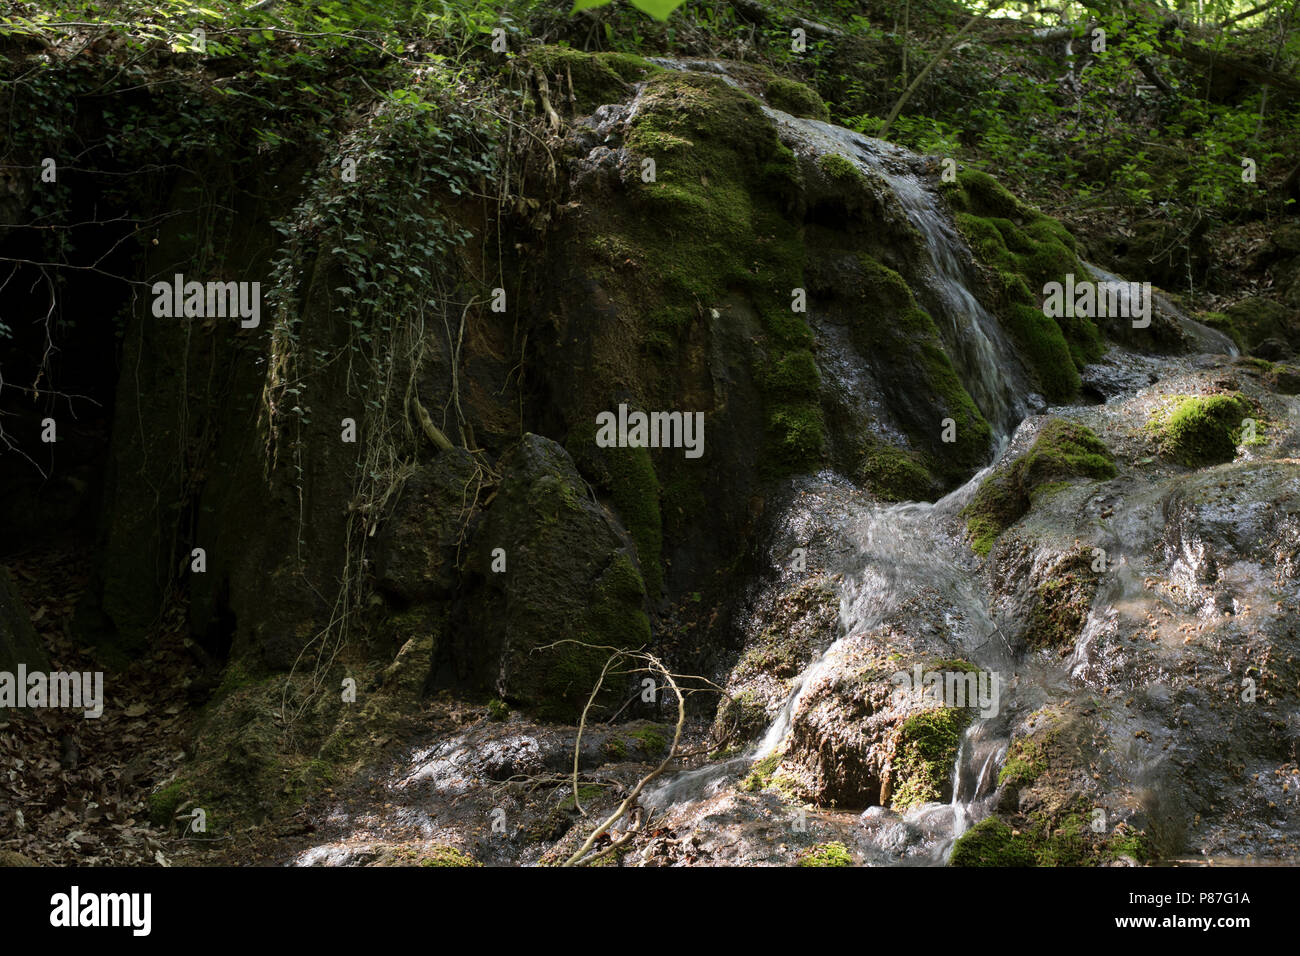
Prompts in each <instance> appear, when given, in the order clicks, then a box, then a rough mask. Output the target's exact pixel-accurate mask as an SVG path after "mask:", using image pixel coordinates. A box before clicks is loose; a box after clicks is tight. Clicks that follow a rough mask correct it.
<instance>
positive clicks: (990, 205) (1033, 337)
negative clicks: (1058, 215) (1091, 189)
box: [943, 170, 1105, 403]
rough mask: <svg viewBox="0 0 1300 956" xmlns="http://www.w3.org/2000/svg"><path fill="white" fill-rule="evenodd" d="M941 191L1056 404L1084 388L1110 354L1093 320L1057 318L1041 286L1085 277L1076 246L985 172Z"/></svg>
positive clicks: (967, 173)
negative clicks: (1084, 377) (1093, 365)
mask: <svg viewBox="0 0 1300 956" xmlns="http://www.w3.org/2000/svg"><path fill="white" fill-rule="evenodd" d="M943 192H944V194H945V196H946V197H947V199H948V202H949V204H950V205H951V206H952V208H953V210H954V212H955V215H956V220H957V225H958V227H959V228H960V229H961V232H962V234H963V235H964V236H965V237H966V241H967V242H968V243H969V244H970V247H971V250H972V251H973V252H974V253H975V256H976V258H977V259H978V260H979V261H980V262H981V263H982V264H983V265H984V266H986V267H987V268H988V269H989V270H990V271H991V273H992V276H993V279H994V281H993V286H994V290H993V291H994V295H995V296H996V297H997V314H998V317H999V319H1000V320H1001V321H1002V324H1003V325H1004V327H1005V328H1006V329H1007V331H1008V332H1009V333H1010V334H1011V336H1012V338H1013V340H1014V341H1015V342H1016V345H1017V346H1018V347H1019V349H1020V350H1021V352H1022V354H1023V356H1024V358H1025V360H1026V361H1027V363H1028V365H1029V367H1030V369H1031V370H1032V371H1033V373H1034V375H1035V377H1036V378H1037V380H1038V384H1039V386H1040V387H1041V388H1042V390H1043V395H1044V396H1045V397H1046V398H1047V399H1048V400H1049V401H1052V402H1058V403H1059V402H1065V401H1067V400H1068V399H1070V398H1072V397H1073V396H1074V395H1076V394H1077V393H1078V391H1079V385H1080V377H1079V373H1080V371H1081V370H1082V369H1083V367H1084V366H1085V365H1087V364H1088V363H1090V362H1095V361H1097V359H1099V358H1101V356H1102V355H1103V354H1104V352H1105V344H1104V342H1103V339H1102V334H1101V331H1100V330H1099V329H1098V327H1097V325H1096V323H1094V322H1093V321H1092V320H1091V319H1090V318H1086V317H1082V316H1075V317H1064V316H1063V317H1061V318H1057V319H1054V318H1052V317H1050V316H1048V315H1045V314H1044V312H1043V309H1042V308H1041V303H1040V299H1041V290H1042V289H1043V286H1044V285H1045V284H1046V283H1048V282H1060V281H1062V280H1063V279H1064V277H1065V276H1066V275H1067V274H1073V275H1075V276H1076V277H1080V278H1082V277H1084V276H1086V273H1085V271H1084V268H1083V266H1082V264H1081V263H1080V262H1079V259H1078V255H1077V244H1076V242H1075V239H1074V237H1073V236H1071V235H1070V233H1069V231H1068V230H1067V229H1066V228H1065V227H1064V226H1062V225H1061V224H1060V223H1059V222H1057V221H1056V220H1055V219H1053V218H1051V217H1050V216H1047V215H1044V214H1043V213H1041V212H1039V211H1038V210H1036V209H1033V208H1031V207H1029V206H1027V205H1026V204H1025V203H1022V202H1021V201H1020V200H1019V199H1017V198H1016V197H1015V196H1013V195H1012V194H1011V193H1010V192H1009V191H1008V190H1007V189H1006V188H1005V187H1004V186H1002V184H1001V183H999V182H998V181H997V180H996V179H994V178H993V177H992V176H990V175H989V174H988V173H983V172H979V171H976V170H964V171H962V172H960V173H958V174H957V179H956V181H955V182H953V183H946V184H944V187H943Z"/></svg>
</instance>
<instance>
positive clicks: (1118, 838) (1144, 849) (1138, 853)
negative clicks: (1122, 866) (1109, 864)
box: [1102, 824, 1155, 863]
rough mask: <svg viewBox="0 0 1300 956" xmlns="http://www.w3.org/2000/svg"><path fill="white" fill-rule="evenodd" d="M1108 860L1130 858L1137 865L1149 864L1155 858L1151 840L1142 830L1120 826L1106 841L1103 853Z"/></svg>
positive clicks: (1124, 825)
mask: <svg viewBox="0 0 1300 956" xmlns="http://www.w3.org/2000/svg"><path fill="white" fill-rule="evenodd" d="M1102 852H1103V853H1104V854H1105V857H1106V859H1108V860H1118V859H1119V858H1120V857H1125V856H1126V857H1129V858H1130V859H1132V860H1134V861H1135V862H1137V863H1147V862H1149V861H1150V860H1151V859H1152V858H1153V857H1154V856H1155V850H1154V849H1153V848H1152V846H1151V838H1150V837H1148V836H1147V835H1146V834H1145V833H1143V832H1142V831H1140V830H1134V829H1133V828H1132V827H1129V826H1127V825H1126V824H1120V825H1119V826H1117V827H1116V828H1115V832H1114V833H1113V834H1112V835H1111V836H1110V838H1109V839H1108V840H1107V841H1106V843H1105V847H1104V849H1103V851H1102Z"/></svg>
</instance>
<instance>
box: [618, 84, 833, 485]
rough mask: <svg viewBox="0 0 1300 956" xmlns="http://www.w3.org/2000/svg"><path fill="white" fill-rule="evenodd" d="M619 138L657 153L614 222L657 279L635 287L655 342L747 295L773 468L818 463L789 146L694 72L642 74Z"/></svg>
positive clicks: (737, 95)
mask: <svg viewBox="0 0 1300 956" xmlns="http://www.w3.org/2000/svg"><path fill="white" fill-rule="evenodd" d="M626 147H627V149H628V150H629V151H630V152H631V153H633V154H634V155H636V156H643V157H651V158H653V159H655V161H656V169H657V174H656V181H655V182H653V183H640V182H638V183H636V186H635V189H634V190H633V193H632V195H631V200H632V207H631V208H630V209H629V213H630V214H635V215H634V216H633V217H632V218H629V219H628V220H626V221H623V222H621V223H620V225H621V226H622V228H623V235H622V237H621V241H623V242H624V243H626V244H627V245H628V246H629V247H631V248H634V249H636V250H637V251H638V253H639V255H640V261H641V262H642V268H643V271H644V273H645V274H647V275H651V276H653V277H654V278H655V280H656V281H655V285H654V287H653V288H645V289H641V290H638V293H639V294H644V295H646V296H648V297H649V301H647V302H645V303H644V306H645V308H646V310H647V311H648V312H649V313H650V314H651V315H652V316H659V317H661V318H660V320H659V321H658V331H657V334H658V335H659V336H660V337H661V340H662V341H661V342H660V346H661V347H662V348H667V349H669V350H670V351H671V349H672V347H673V343H674V342H676V341H678V340H679V339H680V336H681V335H682V334H683V330H684V328H685V327H686V325H687V324H688V323H689V322H690V321H692V317H693V316H695V315H696V314H697V313H698V311H699V308H700V303H708V302H720V301H723V300H724V299H726V298H727V297H728V296H729V295H730V294H733V293H735V292H739V293H742V294H743V295H745V297H746V298H748V299H749V300H750V301H751V302H753V303H754V306H755V310H756V312H757V313H758V315H759V316H760V318H761V321H762V323H763V327H764V333H765V340H764V342H763V351H764V352H765V353H766V356H767V358H766V362H765V363H764V366H763V367H762V368H760V369H758V370H757V372H758V375H757V377H758V379H759V380H760V382H761V383H770V385H771V386H772V387H771V390H770V391H767V390H765V391H764V405H765V418H766V422H767V436H768V449H767V451H768V454H767V455H766V456H765V460H766V462H767V465H768V467H769V469H770V470H771V471H773V472H775V473H778V474H792V473H798V472H800V471H807V470H811V469H813V468H815V467H817V466H818V465H820V463H821V462H822V459H823V456H824V449H825V423H824V422H823V420H822V415H821V409H820V406H819V405H818V384H819V380H820V376H819V375H818V374H817V373H816V370H815V362H812V361H811V359H812V355H811V351H810V348H811V346H812V344H813V336H812V332H811V330H810V329H809V328H808V325H807V323H806V322H805V321H804V320H803V319H802V317H801V316H800V315H798V314H795V313H792V312H791V308H790V303H791V292H792V290H793V289H796V288H799V287H801V286H802V285H803V281H802V276H801V274H800V264H801V263H802V261H803V250H802V246H801V244H800V239H799V236H798V234H797V231H796V230H793V229H791V228H790V225H789V222H788V220H787V219H786V217H785V212H786V211H787V210H788V209H789V208H790V207H791V205H792V203H794V202H795V201H796V199H797V196H798V194H799V192H800V190H801V189H802V184H801V179H800V173H799V166H798V163H797V162H796V160H795V157H794V154H793V153H792V152H791V151H790V150H789V149H788V148H786V147H785V146H784V145H782V144H781V142H780V140H779V139H778V138H777V135H776V130H775V128H774V127H773V125H772V123H771V121H770V120H769V119H768V117H767V116H766V114H764V113H763V110H762V107H761V106H760V104H759V102H758V101H757V100H756V99H754V98H753V97H752V96H750V95H749V94H747V93H744V92H743V91H741V90H738V89H736V88H734V87H731V86H729V85H728V84H726V83H725V82H724V81H722V80H720V79H718V78H717V77H712V76H703V75H699V74H690V73H665V74H661V75H656V76H653V77H651V78H650V79H649V80H647V82H646V84H645V88H644V91H643V94H642V98H641V108H640V110H639V111H638V113H637V116H636V118H635V119H634V120H633V122H632V124H631V128H630V130H629V132H628V135H627V139H626ZM665 236H667V237H668V239H669V240H670V241H665ZM792 353H798V354H792Z"/></svg>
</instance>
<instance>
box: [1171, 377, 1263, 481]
mask: <svg viewBox="0 0 1300 956" xmlns="http://www.w3.org/2000/svg"><path fill="white" fill-rule="evenodd" d="M1248 418H1256V419H1258V418H1259V413H1258V412H1256V411H1255V407H1254V405H1253V404H1252V403H1251V402H1250V400H1249V399H1247V398H1246V397H1245V396H1243V395H1241V394H1240V393H1239V392H1232V393H1229V394H1221V395H1188V396H1175V397H1173V398H1171V399H1169V400H1167V401H1166V402H1164V403H1162V404H1161V406H1160V407H1159V408H1158V409H1157V410H1156V411H1155V412H1154V413H1153V414H1152V415H1151V418H1150V419H1149V420H1148V421H1147V431H1148V433H1149V434H1150V435H1151V436H1152V438H1153V439H1154V440H1155V442H1156V444H1157V446H1158V447H1159V450H1160V454H1161V455H1162V456H1164V457H1166V458H1168V459H1170V460H1172V461H1176V462H1178V463H1179V464H1181V465H1186V466H1188V467H1189V468H1201V467H1204V466H1206V465H1214V464H1219V463H1221V462H1225V461H1232V459H1233V458H1234V457H1236V454H1237V443H1238V442H1239V441H1240V439H1241V434H1242V427H1243V424H1242V423H1243V422H1244V421H1245V420H1246V419H1248Z"/></svg>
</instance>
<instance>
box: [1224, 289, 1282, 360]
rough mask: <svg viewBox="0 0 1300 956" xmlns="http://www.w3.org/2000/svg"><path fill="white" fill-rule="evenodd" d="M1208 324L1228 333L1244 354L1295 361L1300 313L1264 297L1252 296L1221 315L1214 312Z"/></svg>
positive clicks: (1228, 308) (1225, 310)
mask: <svg viewBox="0 0 1300 956" xmlns="http://www.w3.org/2000/svg"><path fill="white" fill-rule="evenodd" d="M1206 320H1207V324H1208V325H1211V326H1212V327H1214V328H1217V329H1219V330H1220V331H1222V332H1226V333H1227V334H1228V335H1230V336H1231V337H1232V339H1233V341H1235V342H1236V343H1237V347H1238V348H1239V349H1241V350H1242V351H1243V352H1249V353H1250V354H1252V355H1258V356H1259V357H1260V358H1264V359H1269V360H1272V361H1278V360H1282V359H1290V358H1294V357H1295V355H1296V348H1297V343H1298V342H1300V311H1297V309H1296V308H1295V307H1293V306H1289V305H1286V304H1283V303H1281V302H1278V301H1277V300H1275V299H1271V298H1265V297H1264V296H1248V297H1247V298H1245V299H1242V300H1241V301H1240V302H1236V303H1234V304H1232V305H1230V306H1228V307H1227V308H1226V309H1224V310H1223V312H1221V313H1210V315H1208V316H1207V317H1206Z"/></svg>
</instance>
